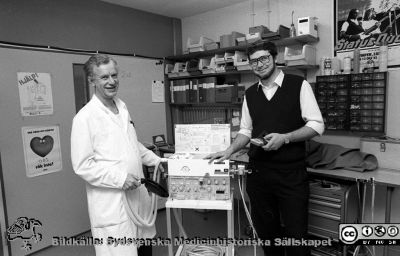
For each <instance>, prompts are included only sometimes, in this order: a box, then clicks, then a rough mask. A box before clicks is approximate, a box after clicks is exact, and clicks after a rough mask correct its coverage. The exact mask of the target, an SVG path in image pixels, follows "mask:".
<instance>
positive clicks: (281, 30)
mask: <svg viewBox="0 0 400 256" xmlns="http://www.w3.org/2000/svg"><path fill="white" fill-rule="evenodd" d="M289 36H290V29H289V28H288V27H285V26H283V25H279V27H278V30H277V31H276V32H272V31H270V32H267V33H263V34H261V37H262V38H263V39H269V40H278V39H283V38H286V37H289Z"/></svg>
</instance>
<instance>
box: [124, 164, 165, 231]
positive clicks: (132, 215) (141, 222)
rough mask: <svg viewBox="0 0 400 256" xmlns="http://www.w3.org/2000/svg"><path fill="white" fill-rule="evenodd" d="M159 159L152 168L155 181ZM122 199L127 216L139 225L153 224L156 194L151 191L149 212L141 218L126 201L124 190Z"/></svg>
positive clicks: (157, 178)
mask: <svg viewBox="0 0 400 256" xmlns="http://www.w3.org/2000/svg"><path fill="white" fill-rule="evenodd" d="M160 163H161V160H160V161H159V162H158V163H157V164H156V166H155V168H154V173H153V180H154V181H156V182H157V183H158V182H159V180H160V176H159V175H157V174H158V168H159V167H160ZM122 200H123V202H124V204H125V207H126V208H127V209H128V210H127V211H126V212H127V214H128V216H129V218H130V219H131V220H132V221H133V222H134V223H135V224H136V225H137V226H139V227H151V226H153V225H154V223H155V222H156V217H157V201H158V200H157V199H156V194H154V193H152V194H151V207H150V212H149V213H148V215H147V216H146V217H145V218H142V217H141V216H140V215H139V213H137V212H136V211H135V209H133V208H132V207H131V205H130V203H129V202H128V198H127V195H126V192H125V191H124V193H123V196H122Z"/></svg>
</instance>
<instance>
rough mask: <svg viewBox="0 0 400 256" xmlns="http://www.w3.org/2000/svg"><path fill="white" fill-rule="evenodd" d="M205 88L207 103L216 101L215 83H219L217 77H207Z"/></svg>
mask: <svg viewBox="0 0 400 256" xmlns="http://www.w3.org/2000/svg"><path fill="white" fill-rule="evenodd" d="M203 81H204V83H203V88H205V92H206V93H205V94H206V99H205V102H207V103H215V84H216V83H217V78H216V77H205V78H204V80H203Z"/></svg>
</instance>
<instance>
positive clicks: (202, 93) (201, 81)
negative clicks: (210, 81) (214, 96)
mask: <svg viewBox="0 0 400 256" xmlns="http://www.w3.org/2000/svg"><path fill="white" fill-rule="evenodd" d="M204 84H205V78H200V79H199V80H198V87H199V90H198V91H199V103H205V102H207V91H206V87H205V86H204Z"/></svg>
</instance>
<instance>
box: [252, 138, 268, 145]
mask: <svg viewBox="0 0 400 256" xmlns="http://www.w3.org/2000/svg"><path fill="white" fill-rule="evenodd" d="M268 141H269V139H264V138H263V137H261V138H253V139H250V143H251V144H253V145H256V146H258V147H262V146H265V145H267V144H268Z"/></svg>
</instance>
